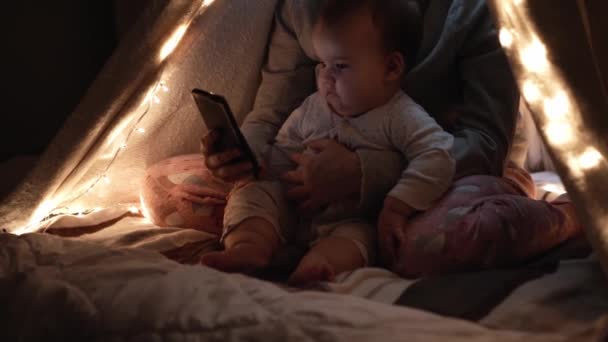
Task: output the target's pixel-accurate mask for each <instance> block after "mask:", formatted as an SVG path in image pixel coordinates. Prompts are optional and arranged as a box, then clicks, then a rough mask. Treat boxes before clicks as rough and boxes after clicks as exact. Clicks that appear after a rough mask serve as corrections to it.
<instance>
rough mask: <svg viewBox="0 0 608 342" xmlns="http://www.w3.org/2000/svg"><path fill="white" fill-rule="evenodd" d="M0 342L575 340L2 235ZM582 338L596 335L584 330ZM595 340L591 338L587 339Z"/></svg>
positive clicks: (38, 237) (145, 254) (42, 238)
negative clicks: (503, 328)
mask: <svg viewBox="0 0 608 342" xmlns="http://www.w3.org/2000/svg"><path fill="white" fill-rule="evenodd" d="M0 289H1V291H0V303H2V305H1V306H0V327H1V329H0V341H17V340H19V341H40V340H45V341H55V340H61V341H70V340H73V341H101V340H104V341H106V340H107V341H240V340H247V341H343V340H350V341H380V340H382V341H404V340H407V341H444V340H449V341H519V340H523V339H525V340H526V341H579V340H581V337H582V336H580V335H579V336H574V337H572V336H571V337H566V336H559V335H553V334H532V333H522V332H516V331H493V330H489V329H487V328H483V327H481V326H479V325H476V324H473V323H469V322H465V321H461V320H455V319H450V318H445V317H441V316H438V315H434V314H430V313H427V312H423V311H419V310H414V309H408V308H402V307H395V306H390V305H384V304H381V303H375V302H372V301H368V300H364V299H361V298H356V297H353V296H348V295H337V294H328V293H321V292H315V291H298V292H293V291H290V290H289V289H285V288H281V287H278V286H276V285H273V284H272V283H268V282H264V281H261V280H256V279H253V278H249V277H245V276H240V275H229V274H224V273H220V272H218V271H215V270H212V269H209V268H206V267H203V266H188V265H181V264H178V263H176V262H174V261H171V260H169V259H166V258H165V257H163V256H162V255H160V254H158V253H154V252H149V251H144V250H138V249H111V248H107V247H104V246H101V245H98V244H91V243H87V242H83V241H79V240H71V239H66V238H60V237H57V236H52V235H48V234H27V235H22V236H16V235H12V234H0ZM588 334H594V332H593V331H591V330H590V331H589V332H588ZM589 336H591V335H589Z"/></svg>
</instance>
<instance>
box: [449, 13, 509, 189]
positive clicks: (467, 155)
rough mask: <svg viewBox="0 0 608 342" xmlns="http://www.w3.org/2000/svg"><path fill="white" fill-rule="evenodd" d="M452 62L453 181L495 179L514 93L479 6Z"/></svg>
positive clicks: (504, 151) (500, 166) (504, 154)
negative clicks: (456, 80) (457, 100)
mask: <svg viewBox="0 0 608 342" xmlns="http://www.w3.org/2000/svg"><path fill="white" fill-rule="evenodd" d="M480 6H482V9H480V15H479V16H478V19H477V23H475V25H474V26H473V27H472V28H471V29H470V32H469V34H468V36H467V39H466V40H465V41H464V44H463V46H462V48H461V50H460V53H459V55H458V58H457V65H458V72H459V74H460V77H461V80H462V99H463V104H462V106H458V107H459V109H458V110H457V112H456V113H455V122H454V128H453V130H452V133H453V135H454V148H453V150H452V153H453V156H454V158H455V160H456V175H455V178H456V179H458V178H462V177H465V176H469V175H474V174H486V175H494V176H501V175H502V172H503V166H504V163H505V160H506V158H507V155H508V153H509V149H510V145H511V141H512V139H513V135H514V131H515V125H516V122H517V112H518V103H519V92H518V89H517V85H516V83H515V79H514V78H513V75H512V73H511V70H510V67H509V64H508V61H507V58H506V56H505V54H504V52H503V50H502V48H501V47H500V44H499V42H498V39H497V35H496V29H495V27H494V23H493V21H492V18H491V15H490V13H489V11H488V10H487V7H486V6H485V5H484V4H482V5H480Z"/></svg>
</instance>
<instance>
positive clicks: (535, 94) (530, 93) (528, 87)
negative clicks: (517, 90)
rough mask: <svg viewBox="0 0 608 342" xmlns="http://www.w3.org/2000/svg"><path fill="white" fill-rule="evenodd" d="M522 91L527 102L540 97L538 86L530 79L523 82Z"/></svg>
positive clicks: (534, 100)
mask: <svg viewBox="0 0 608 342" xmlns="http://www.w3.org/2000/svg"><path fill="white" fill-rule="evenodd" d="M522 92H523V94H524V98H525V99H526V101H528V102H536V101H538V100H540V98H541V97H542V95H541V93H540V89H539V88H538V86H537V85H536V84H534V82H532V81H530V80H528V81H525V82H524V86H523V89H522Z"/></svg>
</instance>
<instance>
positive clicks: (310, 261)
mask: <svg viewBox="0 0 608 342" xmlns="http://www.w3.org/2000/svg"><path fill="white" fill-rule="evenodd" d="M334 279H335V272H334V267H333V266H332V265H331V264H330V263H329V262H328V261H327V260H326V259H325V258H322V257H310V256H307V257H304V259H302V261H301V262H300V265H298V268H297V269H296V270H295V271H294V272H293V274H292V275H291V276H290V277H289V280H288V281H287V283H288V284H289V285H292V286H306V285H310V284H312V283H318V282H321V281H333V280H334Z"/></svg>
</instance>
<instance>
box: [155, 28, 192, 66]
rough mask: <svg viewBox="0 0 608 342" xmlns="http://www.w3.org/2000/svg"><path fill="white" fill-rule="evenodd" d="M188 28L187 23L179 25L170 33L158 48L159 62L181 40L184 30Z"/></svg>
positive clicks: (171, 51)
mask: <svg viewBox="0 0 608 342" xmlns="http://www.w3.org/2000/svg"><path fill="white" fill-rule="evenodd" d="M187 29H188V25H185V24H184V25H181V26H180V27H178V28H177V30H175V32H174V33H173V34H172V35H171V37H170V38H169V39H167V41H166V42H165V44H164V45H163V47H162V49H161V50H160V60H161V62H162V61H164V60H165V58H167V57H168V56H169V55H170V54H171V53H173V51H174V50H175V48H176V47H177V44H179V42H180V41H181V40H182V38H183V37H184V34H185V33H186V30H187Z"/></svg>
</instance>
